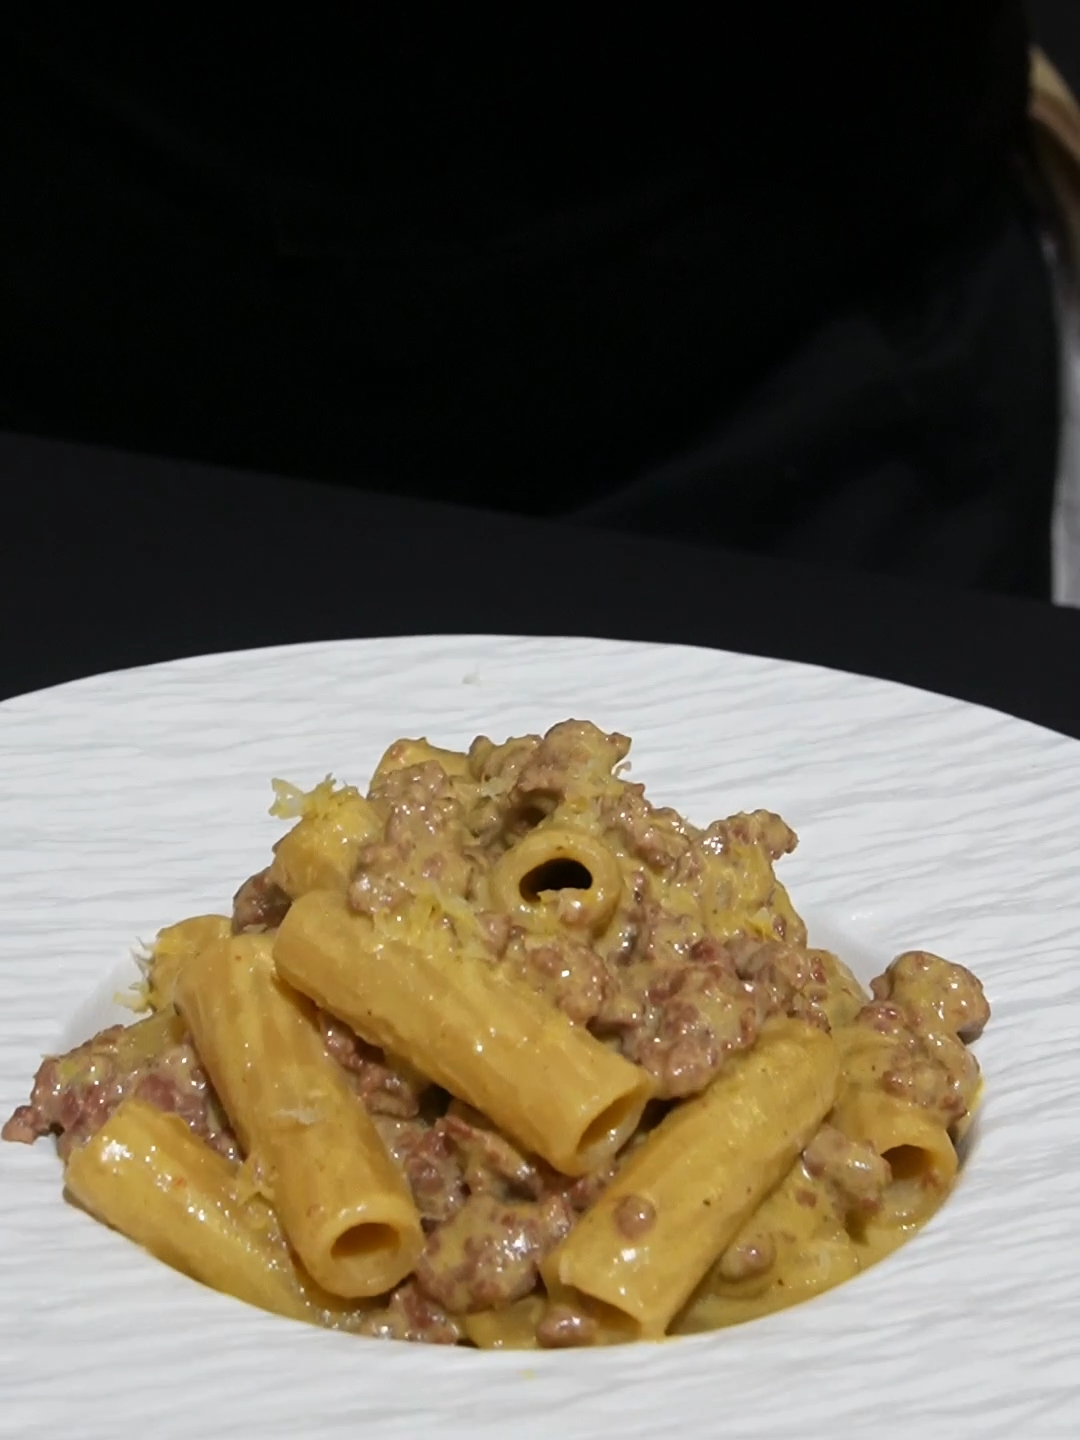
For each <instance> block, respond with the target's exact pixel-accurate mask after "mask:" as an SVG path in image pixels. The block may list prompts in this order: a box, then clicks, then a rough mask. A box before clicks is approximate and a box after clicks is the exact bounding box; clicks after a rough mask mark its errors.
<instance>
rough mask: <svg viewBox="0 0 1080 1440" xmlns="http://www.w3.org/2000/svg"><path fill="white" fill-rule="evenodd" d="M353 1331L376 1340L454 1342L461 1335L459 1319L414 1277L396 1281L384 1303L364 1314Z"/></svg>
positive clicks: (447, 1343) (421, 1342) (429, 1342)
mask: <svg viewBox="0 0 1080 1440" xmlns="http://www.w3.org/2000/svg"><path fill="white" fill-rule="evenodd" d="M356 1332H357V1334H359V1335H371V1336H374V1337H375V1338H376V1339H379V1340H410V1341H412V1342H413V1343H414V1344H420V1345H456V1344H458V1342H459V1341H460V1340H461V1339H462V1335H463V1331H462V1329H461V1325H460V1323H459V1322H458V1321H457V1320H454V1319H453V1318H452V1317H451V1316H449V1315H447V1313H446V1311H445V1310H444V1309H443V1308H442V1306H441V1305H439V1304H437V1303H436V1301H434V1300H432V1298H431V1296H430V1295H425V1294H424V1292H423V1291H422V1290H421V1289H420V1288H419V1286H418V1285H417V1284H416V1283H415V1281H413V1280H406V1281H405V1283H404V1284H403V1285H399V1286H398V1288H397V1289H396V1290H395V1291H394V1292H393V1294H392V1295H391V1296H390V1299H389V1300H388V1301H387V1303H386V1305H385V1306H382V1307H381V1308H380V1309H377V1310H372V1311H371V1312H370V1313H369V1314H368V1315H365V1316H364V1318H363V1320H361V1321H360V1323H359V1325H357V1327H356Z"/></svg>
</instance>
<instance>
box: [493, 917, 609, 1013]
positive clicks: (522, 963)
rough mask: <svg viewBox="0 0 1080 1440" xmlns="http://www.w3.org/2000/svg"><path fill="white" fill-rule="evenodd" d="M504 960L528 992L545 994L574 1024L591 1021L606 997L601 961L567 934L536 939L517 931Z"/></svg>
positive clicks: (606, 979)
mask: <svg viewBox="0 0 1080 1440" xmlns="http://www.w3.org/2000/svg"><path fill="white" fill-rule="evenodd" d="M507 960H508V963H509V965H510V967H511V969H512V970H513V972H514V973H515V974H517V975H519V976H520V977H521V979H522V980H524V981H525V983H526V984H527V985H528V986H529V987H530V989H532V990H536V991H538V992H539V993H540V994H541V995H545V996H546V997H547V998H548V999H549V1000H550V1001H551V1002H552V1004H554V1005H555V1006H557V1007H558V1009H560V1010H561V1011H562V1012H563V1014H564V1015H566V1016H568V1017H569V1018H570V1019H571V1020H573V1021H574V1023H575V1024H577V1025H584V1024H586V1023H587V1022H588V1021H589V1020H592V1019H593V1018H594V1017H595V1016H596V1015H597V1014H598V1013H599V1011H600V1009H601V1008H602V1006H603V1004H604V1000H605V999H606V997H607V993H608V989H609V981H608V973H607V966H606V965H605V964H604V961H603V959H602V958H601V957H600V956H599V955H598V954H597V953H596V951H595V950H593V949H592V948H591V946H589V945H585V944H582V943H581V942H580V941H578V940H572V939H571V938H570V937H569V936H567V935H558V934H556V935H550V936H543V937H536V936H529V935H525V934H523V933H521V932H518V934H517V935H516V936H515V939H514V943H513V944H512V945H511V947H510V948H509V951H508V953H507Z"/></svg>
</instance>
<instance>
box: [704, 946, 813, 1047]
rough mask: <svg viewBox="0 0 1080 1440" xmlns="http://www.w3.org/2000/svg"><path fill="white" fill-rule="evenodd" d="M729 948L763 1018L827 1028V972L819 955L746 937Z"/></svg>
mask: <svg viewBox="0 0 1080 1440" xmlns="http://www.w3.org/2000/svg"><path fill="white" fill-rule="evenodd" d="M728 948H729V950H730V952H731V954H732V956H733V958H734V961H735V967H736V969H737V971H738V973H739V975H740V976H741V977H742V979H743V980H746V981H748V982H749V983H750V984H752V985H753V986H754V988H755V990H756V991H757V992H758V994H759V996H760V998H761V1006H762V1014H763V1015H764V1016H767V1015H789V1016H791V1017H792V1018H793V1019H797V1020H805V1021H806V1022H807V1023H808V1024H810V1025H816V1026H817V1027H818V1028H819V1029H822V1030H828V1029H829V1028H830V1026H829V1015H828V1007H829V1001H830V999H831V992H830V987H829V972H828V970H827V969H826V966H825V963H824V959H823V956H822V952H821V951H817V950H804V949H802V948H801V947H800V946H798V945H788V944H785V943H784V942H783V941H780V940H760V941H759V940H754V939H750V938H746V937H742V938H737V939H733V940H731V941H729V942H728Z"/></svg>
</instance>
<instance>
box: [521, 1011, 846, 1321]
mask: <svg viewBox="0 0 1080 1440" xmlns="http://www.w3.org/2000/svg"><path fill="white" fill-rule="evenodd" d="M839 1078H840V1062H839V1057H838V1055H837V1052H836V1046H835V1045H834V1043H833V1041H832V1038H831V1037H830V1036H828V1035H826V1034H825V1033H824V1032H823V1031H821V1030H818V1029H815V1028H814V1027H812V1026H809V1025H805V1024H803V1023H802V1022H801V1021H796V1020H779V1021H773V1022H771V1023H770V1024H769V1025H767V1026H765V1028H764V1029H763V1030H762V1032H761V1036H760V1038H759V1039H758V1042H757V1044H756V1045H755V1046H754V1048H753V1049H752V1050H749V1051H745V1052H743V1053H742V1054H739V1055H733V1056H732V1057H731V1059H730V1060H729V1061H728V1064H727V1066H726V1067H725V1069H724V1070H723V1071H722V1072H721V1073H720V1075H719V1076H718V1077H717V1078H716V1079H715V1080H714V1081H713V1083H712V1084H711V1085H710V1086H709V1088H708V1090H706V1091H705V1092H704V1093H703V1094H702V1095H699V1096H697V1097H696V1098H695V1099H693V1100H688V1101H686V1102H684V1103H683V1104H682V1105H679V1106H678V1107H677V1108H676V1109H674V1110H672V1111H671V1112H670V1113H669V1114H668V1116H667V1117H666V1118H665V1119H664V1120H663V1121H662V1122H661V1124H660V1125H659V1126H658V1127H657V1128H656V1130H654V1131H653V1133H652V1134H651V1135H650V1136H649V1137H648V1139H647V1140H646V1141H645V1142H644V1143H643V1144H642V1145H641V1147H640V1149H637V1150H635V1151H634V1152H633V1153H632V1154H631V1155H630V1156H629V1157H628V1159H627V1160H626V1161H625V1163H624V1164H623V1166H622V1167H621V1169H620V1171H619V1173H618V1175H617V1176H616V1177H615V1180H614V1181H613V1183H612V1184H611V1185H610V1186H609V1187H608V1189H607V1190H605V1192H604V1193H603V1195H602V1196H601V1197H600V1199H599V1200H598V1201H597V1203H596V1204H595V1205H594V1206H593V1208H592V1209H591V1210H589V1211H587V1212H586V1214H585V1215H583V1216H582V1218H581V1220H579V1221H578V1223H577V1225H576V1226H575V1228H574V1229H573V1230H572V1231H571V1232H570V1234H569V1235H568V1236H567V1238H566V1239H565V1240H564V1241H563V1242H562V1244H561V1245H559V1246H558V1248H557V1249H555V1250H554V1251H553V1252H552V1253H551V1254H550V1255H549V1256H548V1257H547V1260H546V1261H545V1262H544V1265H543V1267H542V1269H543V1276H544V1280H545V1283H546V1284H547V1287H548V1290H549V1293H551V1294H552V1297H553V1298H554V1299H563V1298H565V1300H566V1302H567V1303H569V1304H570V1305H572V1306H576V1307H578V1308H581V1309H584V1310H585V1311H586V1312H590V1311H591V1312H592V1313H594V1314H595V1315H596V1316H597V1317H598V1319H599V1320H600V1322H601V1330H602V1331H603V1332H606V1334H607V1338H621V1339H625V1340H636V1339H655V1338H659V1337H660V1336H662V1335H663V1334H664V1332H665V1331H666V1329H667V1327H668V1325H669V1323H670V1322H671V1320H672V1318H673V1317H674V1315H675V1314H676V1313H677V1312H678V1311H679V1310H680V1309H681V1308H682V1306H683V1305H684V1304H685V1303H686V1300H687V1299H688V1298H689V1296H690V1294H691V1292H692V1291H693V1290H694V1287H695V1286H696V1285H697V1284H698V1282H699V1281H700V1280H701V1278H702V1276H703V1275H704V1274H705V1272H706V1271H707V1270H708V1268H709V1266H710V1265H711V1264H712V1263H713V1261H714V1260H715V1259H716V1258H717V1256H718V1255H720V1253H721V1252H722V1251H723V1250H724V1249H726V1247H727V1246H728V1244H729V1243H730V1242H731V1240H732V1238H733V1237H734V1236H735V1234H736V1233H737V1232H738V1231H739V1229H740V1228H741V1227H742V1226H743V1225H744V1224H745V1222H746V1221H747V1220H748V1219H749V1217H750V1216H751V1215H752V1214H753V1212H754V1210H756V1209H757V1207H758V1205H760V1203H761V1201H762V1200H763V1199H764V1198H765V1196H766V1195H768V1193H769V1192H770V1191H771V1190H772V1189H773V1188H774V1186H776V1185H777V1184H779V1182H780V1181H781V1180H782V1179H783V1177H784V1176H785V1175H786V1173H787V1172H788V1170H790V1168H791V1166H792V1164H793V1162H794V1160H795V1158H796V1156H797V1155H798V1154H799V1152H800V1151H801V1150H802V1149H803V1147H804V1146H805V1145H806V1143H807V1142H808V1141H809V1139H810V1137H811V1136H812V1135H813V1133H814V1132H815V1130H816V1129H817V1128H818V1126H819V1125H820V1124H821V1121H822V1120H823V1119H824V1117H825V1115H826V1114H828V1112H829V1110H830V1109H831V1107H832V1105H833V1102H834V1100H835V1098H836V1092H837V1087H838V1084H839Z"/></svg>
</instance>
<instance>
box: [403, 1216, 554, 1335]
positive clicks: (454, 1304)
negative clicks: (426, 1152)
mask: <svg viewBox="0 0 1080 1440" xmlns="http://www.w3.org/2000/svg"><path fill="white" fill-rule="evenodd" d="M571 1223H572V1219H571V1215H570V1210H569V1207H568V1206H567V1205H566V1204H565V1203H564V1202H562V1201H561V1200H560V1199H559V1198H558V1197H557V1196H552V1197H550V1198H549V1199H547V1200H544V1201H542V1202H540V1203H536V1202H533V1201H524V1202H518V1203H510V1204H507V1203H506V1202H504V1201H501V1200H498V1199H496V1198H495V1196H493V1195H473V1196H470V1198H469V1199H468V1200H467V1201H466V1202H465V1204H464V1205H463V1206H462V1207H461V1209H460V1210H459V1211H458V1212H457V1214H456V1215H455V1216H454V1217H453V1219H451V1220H448V1221H447V1223H446V1224H445V1225H441V1226H440V1227H439V1228H438V1229H437V1230H436V1231H434V1232H433V1233H432V1234H431V1235H429V1236H428V1240H427V1244H426V1245H425V1247H424V1250H423V1253H422V1254H421V1256H420V1260H419V1262H418V1264H417V1266H416V1280H417V1284H418V1285H419V1286H420V1288H421V1289H422V1290H423V1291H424V1292H425V1293H426V1294H428V1295H430V1296H431V1297H432V1299H433V1300H436V1301H437V1302H438V1303H439V1304H440V1305H441V1306H443V1308H444V1309H445V1310H447V1311H448V1312H449V1313H450V1314H452V1315H468V1314H472V1313H474V1312H475V1311H477V1310H492V1309H495V1308H496V1307H497V1306H500V1305H508V1304H509V1303H510V1302H511V1301H512V1300H520V1299H521V1298H522V1296H524V1295H528V1294H529V1292H530V1291H531V1290H532V1289H533V1287H534V1286H535V1284H536V1281H537V1278H538V1271H539V1265H540V1262H541V1260H542V1259H543V1258H544V1256H545V1255H546V1254H547V1253H548V1252H549V1251H550V1250H552V1249H553V1248H554V1247H555V1245H557V1244H558V1242H559V1241H560V1240H561V1239H562V1238H563V1237H564V1236H565V1235H566V1234H567V1233H568V1232H569V1230H570V1226H571Z"/></svg>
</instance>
